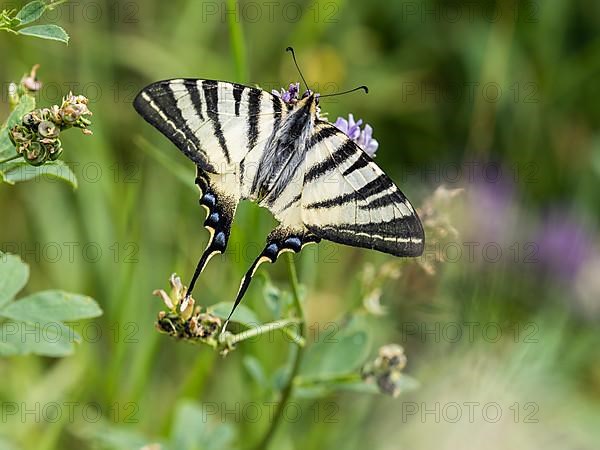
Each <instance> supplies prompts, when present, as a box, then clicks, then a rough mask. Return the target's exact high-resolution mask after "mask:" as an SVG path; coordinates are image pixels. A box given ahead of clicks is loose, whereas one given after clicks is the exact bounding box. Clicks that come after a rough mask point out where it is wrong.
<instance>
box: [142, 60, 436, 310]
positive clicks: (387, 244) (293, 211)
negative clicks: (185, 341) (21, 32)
mask: <svg viewBox="0 0 600 450" xmlns="http://www.w3.org/2000/svg"><path fill="white" fill-rule="evenodd" d="M292 54H293V53H292ZM294 61H295V58H294ZM300 75H302V74H301V73H300ZM134 107H135V109H136V110H137V112H138V113H139V114H140V115H141V116H142V117H143V118H144V119H145V120H146V121H147V122H149V123H150V124H151V125H153V126H154V127H156V128H157V129H158V130H159V131H160V132H162V133H163V134H164V135H165V136H166V137H167V138H169V139H170V140H171V141H172V142H173V143H174V144H175V145H176V146H177V147H178V148H179V149H180V150H181V151H182V152H183V153H184V154H185V155H186V156H187V157H188V158H189V159H191V160H192V161H193V162H194V164H195V165H196V169H197V175H196V184H197V185H198V187H199V189H200V205H202V206H203V207H204V208H205V209H206V210H207V217H206V221H205V223H204V226H205V227H206V228H207V229H208V231H209V233H210V239H209V242H208V245H207V247H206V250H205V251H204V253H203V254H202V256H201V258H200V261H199V262H198V266H197V268H196V271H195V273H194V277H193V278H192V282H191V283H190V286H189V290H188V293H191V292H192V289H193V287H194V284H195V282H196V280H197V278H198V276H199V274H200V273H201V272H202V270H203V269H204V267H205V266H206V264H207V263H208V261H209V259H210V258H211V257H213V256H214V255H216V254H219V253H223V252H224V251H225V248H226V246H227V241H228V239H229V234H230V230H231V224H232V221H233V218H234V214H235V210H236V207H237V205H238V203H239V202H240V200H250V201H253V202H255V203H257V204H258V205H259V206H262V207H265V208H267V209H268V210H269V211H271V213H273V215H274V216H275V218H276V219H277V220H278V221H279V222H280V225H279V226H278V227H277V228H275V230H273V231H272V232H271V233H270V234H269V235H268V237H267V242H266V246H265V248H264V250H263V251H262V252H261V253H260V255H258V257H257V258H256V260H255V261H254V262H253V263H252V265H251V266H250V268H249V269H248V271H247V273H246V275H245V276H244V278H243V279H242V282H241V284H240V288H239V291H238V294H237V297H236V300H235V304H234V308H233V309H234V310H235V307H237V305H238V304H239V303H240V301H241V299H242V297H243V295H244V293H245V292H246V290H247V288H248V286H249V284H250V281H251V279H252V277H253V275H254V273H255V272H256V270H257V268H258V266H259V265H260V264H261V263H263V262H270V263H274V262H275V260H276V259H277V258H278V256H279V255H281V254H282V253H283V252H287V251H291V252H296V253H297V252H300V250H301V249H302V248H303V247H304V246H305V245H307V244H310V243H318V242H319V241H320V240H321V239H327V240H330V241H333V242H337V243H341V244H346V245H351V246H355V247H364V248H370V249H374V250H379V251H381V252H385V253H389V254H392V255H395V256H419V255H421V253H422V252H423V246H424V233H423V227H422V225H421V222H420V220H419V218H418V216H417V213H416V212H415V210H414V208H413V207H412V205H411V204H410V203H409V201H408V200H407V199H406V197H405V196H404V194H403V193H402V192H401V191H400V189H398V188H397V187H396V185H395V184H394V183H393V182H392V180H390V178H389V177H388V176H387V175H386V174H385V173H384V172H383V171H382V170H381V169H380V168H379V167H378V166H377V165H376V164H375V163H374V162H373V160H372V159H371V158H370V157H369V156H368V155H367V154H366V153H365V152H364V151H363V150H362V149H361V148H360V147H359V146H358V145H357V144H356V143H355V142H354V141H352V140H351V139H350V138H349V137H348V136H347V135H345V134H344V133H343V132H342V131H340V130H339V129H338V128H336V127H335V126H334V125H333V124H331V123H329V122H328V121H327V120H325V119H324V118H322V117H320V115H319V96H318V95H317V94H315V93H313V92H312V91H310V90H307V91H306V92H305V93H304V95H303V96H302V98H300V99H298V101H297V102H294V103H286V102H284V101H283V100H282V98H281V97H279V96H277V95H274V94H272V93H270V92H266V91H263V90H261V89H258V88H256V87H250V86H244V85H241V84H237V83H230V82H226V81H214V80H199V79H173V80H166V81H159V82H156V83H153V84H151V85H149V86H147V87H146V88H144V89H143V90H142V91H141V92H140V93H139V94H138V96H137V97H136V99H135V101H134ZM232 313H233V311H232ZM230 317H231V316H230Z"/></svg>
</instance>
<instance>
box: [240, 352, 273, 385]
mask: <svg viewBox="0 0 600 450" xmlns="http://www.w3.org/2000/svg"><path fill="white" fill-rule="evenodd" d="M243 364H244V367H245V368H246V371H247V372H248V374H249V375H250V377H251V378H252V379H253V380H254V381H255V382H256V384H257V385H259V386H260V387H263V388H264V387H266V386H267V384H268V383H267V376H266V375H265V370H264V368H263V366H262V364H261V363H260V361H259V360H258V359H257V358H256V357H254V356H250V355H247V356H245V357H244V360H243Z"/></svg>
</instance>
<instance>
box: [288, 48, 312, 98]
mask: <svg viewBox="0 0 600 450" xmlns="http://www.w3.org/2000/svg"><path fill="white" fill-rule="evenodd" d="M285 51H286V52H290V53H291V54H292V58H293V59H294V64H295V65H296V69H298V73H299V74H300V78H302V82H303V83H304V86H306V89H308V90H310V88H309V87H308V83H307V82H306V80H305V79H304V75H302V71H301V70H300V66H298V61H296V53H295V52H294V49H293V48H292V47H288V48H286V49H285Z"/></svg>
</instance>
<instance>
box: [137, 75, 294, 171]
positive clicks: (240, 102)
mask: <svg viewBox="0 0 600 450" xmlns="http://www.w3.org/2000/svg"><path fill="white" fill-rule="evenodd" d="M134 106H135V108H136V110H137V111H138V112H139V113H140V115H141V116H142V117H144V119H146V121H148V122H149V123H150V124H152V125H153V126H155V127H156V128H157V129H158V130H160V131H161V132H162V133H163V134H164V135H165V136H167V137H168V138H169V139H170V140H171V141H172V142H173V143H174V144H175V145H176V146H177V147H178V148H179V149H180V150H181V151H182V152H183V153H184V154H185V155H186V156H188V157H189V158H190V159H191V160H192V161H194V162H195V163H196V164H197V165H198V166H200V167H201V168H202V169H203V170H206V171H208V172H212V173H226V172H231V171H235V170H236V169H237V166H238V165H239V164H240V163H241V162H242V161H243V160H244V158H245V157H246V156H247V155H248V154H249V153H250V152H252V151H253V150H257V149H258V150H260V148H261V146H263V147H264V143H265V142H266V140H267V139H268V138H269V137H270V136H271V135H272V134H273V131H274V130H276V129H277V128H278V127H279V122H280V121H281V118H282V115H283V114H284V112H285V111H284V107H283V102H282V101H281V99H279V98H278V97H276V96H274V95H272V94H270V93H268V92H265V91H263V90H261V89H257V88H253V87H249V86H243V85H240V84H237V83H228V82H223V81H214V80H194V79H174V80H166V81H159V82H157V83H154V84H151V85H150V86H148V87H146V88H145V89H144V90H143V91H142V92H140V94H139V95H138V96H137V97H136V99H135V101H134Z"/></svg>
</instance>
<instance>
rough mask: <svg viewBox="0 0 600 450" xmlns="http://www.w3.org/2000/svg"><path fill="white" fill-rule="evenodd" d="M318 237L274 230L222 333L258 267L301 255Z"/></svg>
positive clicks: (250, 270)
mask: <svg viewBox="0 0 600 450" xmlns="http://www.w3.org/2000/svg"><path fill="white" fill-rule="evenodd" d="M320 240H321V239H319V238H318V237H316V236H315V235H313V234H312V233H310V232H309V231H307V230H290V229H286V228H282V227H278V228H276V229H275V230H273V231H272V232H271V233H270V234H269V236H268V237H267V244H266V246H265V248H264V250H263V251H262V252H261V253H260V255H258V257H257V258H256V259H255V260H254V262H253V263H252V265H251V266H250V268H249V269H248V271H247V272H246V274H245V275H244V278H242V281H241V283H240V288H239V290H238V293H237V296H236V298H235V302H234V304H233V308H232V309H231V312H230V313H229V317H227V320H226V321H225V324H224V325H223V330H222V332H225V331H226V330H227V325H228V324H229V320H230V319H231V316H232V315H233V313H234V312H235V310H236V308H237V307H238V305H239V304H240V302H241V301H242V298H243V297H244V294H245V293H246V291H247V290H248V287H249V286H250V282H251V281H252V277H254V274H255V273H256V271H257V269H258V267H259V266H260V265H261V264H262V263H265V262H268V263H274V262H275V261H277V258H278V257H279V256H280V255H281V254H282V253H285V252H294V253H299V252H300V251H301V250H302V249H303V248H304V246H306V245H308V244H316V243H318V242H319V241H320Z"/></svg>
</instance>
